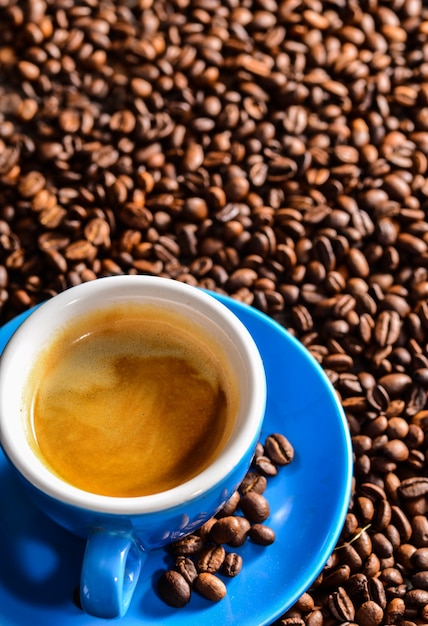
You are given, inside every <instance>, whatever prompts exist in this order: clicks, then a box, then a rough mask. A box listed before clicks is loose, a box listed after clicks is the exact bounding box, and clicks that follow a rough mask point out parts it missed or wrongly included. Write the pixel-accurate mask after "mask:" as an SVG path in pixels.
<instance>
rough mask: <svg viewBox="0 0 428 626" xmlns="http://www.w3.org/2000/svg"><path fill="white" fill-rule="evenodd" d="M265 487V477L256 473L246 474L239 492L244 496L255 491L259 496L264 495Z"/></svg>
mask: <svg viewBox="0 0 428 626" xmlns="http://www.w3.org/2000/svg"><path fill="white" fill-rule="evenodd" d="M266 486H267V480H266V477H265V476H264V475H262V474H259V473H257V472H251V471H250V472H248V473H247V475H246V476H245V478H244V480H243V481H242V483H241V484H240V486H239V491H240V492H241V494H242V495H243V496H244V495H245V494H246V493H248V492H249V491H255V492H256V493H259V494H260V495H261V494H263V493H264V491H265V489H266Z"/></svg>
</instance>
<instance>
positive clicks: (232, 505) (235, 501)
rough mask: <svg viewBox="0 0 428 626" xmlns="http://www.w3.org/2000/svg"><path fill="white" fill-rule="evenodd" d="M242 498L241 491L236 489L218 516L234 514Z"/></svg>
mask: <svg viewBox="0 0 428 626" xmlns="http://www.w3.org/2000/svg"><path fill="white" fill-rule="evenodd" d="M240 498H241V496H240V495H239V491H235V492H234V493H233V494H232V495H231V496H230V498H229V500H228V501H227V502H226V504H225V505H224V506H223V508H222V509H221V510H220V511H219V512H218V513H217V515H216V517H228V516H229V515H233V513H234V512H235V511H236V509H237V508H238V505H239V500H240Z"/></svg>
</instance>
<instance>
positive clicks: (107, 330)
mask: <svg viewBox="0 0 428 626" xmlns="http://www.w3.org/2000/svg"><path fill="white" fill-rule="evenodd" d="M24 404H25V406H26V413H27V419H28V432H29V439H30V443H31V445H32V447H33V448H34V450H35V451H36V453H37V455H38V456H39V458H41V460H42V461H43V463H44V464H45V465H46V466H48V467H49V469H50V470H51V471H53V472H54V473H56V474H57V475H58V476H59V477H60V478H62V479H63V480H65V481H67V482H68V483H70V484H72V485H74V486H75V487H78V488H80V489H83V490H85V491H89V492H92V493H96V494H100V495H109V496H117V497H134V496H142V495H148V494H153V493H158V492H161V491H165V490H167V489H170V488H172V487H175V486H177V485H179V484H181V483H183V482H185V481H187V480H189V479H190V478H192V477H193V476H195V475H197V474H198V473H199V472H201V471H202V470H203V469H205V468H206V467H207V466H208V465H210V463H211V462H212V461H213V460H214V459H215V458H216V457H217V455H218V454H219V453H220V452H221V450H222V449H223V448H224V446H225V444H226V442H227V440H228V437H229V435H230V433H231V431H232V428H233V425H234V420H235V417H236V414H237V410H238V404H239V399H238V392H237V385H236V384H235V381H234V374H233V372H232V371H231V369H230V367H229V365H228V363H227V359H226V357H225V356H224V355H223V354H222V351H221V348H220V347H219V346H218V345H217V344H216V342H215V341H214V340H213V339H212V338H211V337H210V336H209V335H208V333H207V332H206V331H205V330H202V328H199V327H197V325H196V324H194V323H192V322H190V321H188V320H187V319H186V318H185V317H184V316H181V315H178V314H176V313H175V312H174V313H173V312H170V311H169V310H167V309H165V308H161V307H158V306H152V305H137V304H132V305H130V304H123V305H119V306H118V305H115V306H114V307H113V306H112V307H111V308H107V309H104V310H101V311H97V312H96V313H91V314H89V315H85V316H84V317H82V318H79V319H76V320H75V321H73V322H71V323H69V324H68V325H67V326H66V327H65V328H64V329H63V330H62V331H61V332H60V333H59V334H57V335H56V336H55V337H53V339H52V341H51V342H50V343H49V345H48V346H47V347H46V348H45V350H44V351H43V353H42V354H41V355H40V357H39V359H38V361H37V363H36V365H35V367H34V368H33V370H32V373H31V376H30V379H29V381H28V386H27V390H26V400H25V403H24Z"/></svg>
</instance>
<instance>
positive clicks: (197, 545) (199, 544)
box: [171, 535, 204, 556]
mask: <svg viewBox="0 0 428 626" xmlns="http://www.w3.org/2000/svg"><path fill="white" fill-rule="evenodd" d="M203 545H204V542H203V540H202V538H201V537H198V535H187V536H186V537H183V539H179V540H178V541H175V542H174V543H173V544H171V550H172V552H173V553H174V554H176V555H177V556H191V555H193V554H197V553H198V552H200V550H201V549H202V548H203Z"/></svg>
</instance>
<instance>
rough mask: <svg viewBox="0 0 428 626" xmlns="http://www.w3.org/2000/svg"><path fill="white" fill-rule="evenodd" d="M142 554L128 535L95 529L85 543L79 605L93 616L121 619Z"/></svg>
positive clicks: (131, 592)
mask: <svg viewBox="0 0 428 626" xmlns="http://www.w3.org/2000/svg"><path fill="white" fill-rule="evenodd" d="M144 559H145V554H144V552H143V551H142V550H141V549H140V548H139V547H138V546H137V545H136V543H135V540H134V538H133V537H132V535H130V534H129V533H124V532H120V531H119V532H117V531H116V532H115V531H111V530H106V529H96V530H93V531H92V532H91V534H90V535H89V537H88V540H87V543H86V549H85V554H84V557H83V565H82V574H81V578H80V602H81V605H82V608H83V610H84V611H86V613H89V614H90V615H94V616H95V617H102V618H107V619H110V618H114V617H123V616H124V615H125V613H126V611H127V609H128V607H129V604H130V602H131V599H132V595H133V593H134V590H135V587H136V585H137V582H138V577H139V574H140V571H141V565H142V562H143V560H144Z"/></svg>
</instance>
